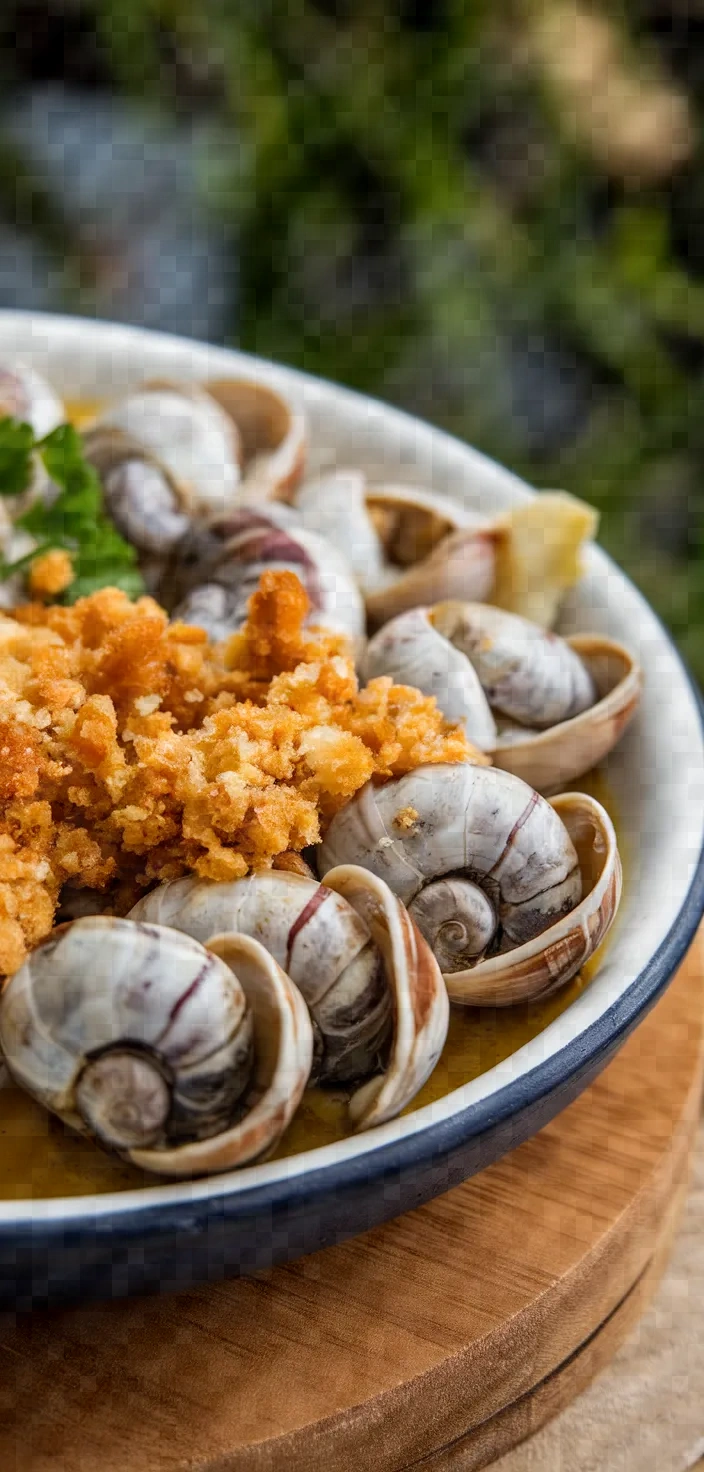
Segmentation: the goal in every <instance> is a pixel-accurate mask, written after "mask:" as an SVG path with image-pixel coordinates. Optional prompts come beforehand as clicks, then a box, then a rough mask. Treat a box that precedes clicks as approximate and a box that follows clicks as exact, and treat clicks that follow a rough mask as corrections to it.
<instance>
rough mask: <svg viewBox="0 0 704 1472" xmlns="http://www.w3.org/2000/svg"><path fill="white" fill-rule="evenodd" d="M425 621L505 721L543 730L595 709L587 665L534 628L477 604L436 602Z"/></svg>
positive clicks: (563, 642) (565, 646)
mask: <svg viewBox="0 0 704 1472" xmlns="http://www.w3.org/2000/svg"><path fill="white" fill-rule="evenodd" d="M429 619H430V622H431V623H432V625H433V628H434V629H435V630H436V632H437V633H438V635H439V636H440V637H441V638H444V639H447V640H448V641H449V642H450V643H451V644H452V645H453V647H454V648H455V649H456V650H459V652H460V653H461V654H463V655H465V656H466V658H467V659H468V660H469V662H470V664H471V665H472V666H473V668H474V669H475V670H476V673H477V676H478V678H479V682H480V684H481V687H482V690H483V691H484V693H485V695H486V697H487V700H488V701H489V704H490V705H491V707H492V709H493V710H495V711H498V712H500V713H501V714H502V715H504V716H508V718H509V720H512V721H518V722H520V723H521V724H522V725H525V726H529V727H534V728H537V729H538V730H546V729H547V728H548V727H549V726H554V725H556V724H557V723H558V722H559V721H567V720H569V719H570V717H572V716H576V715H580V714H581V713H582V711H585V710H588V709H589V707H590V706H591V705H594V703H595V701H596V698H597V692H596V686H595V684H594V681H593V679H592V677H591V675H590V673H589V670H588V669H587V667H586V665H585V664H584V663H583V661H582V660H581V659H580V657H579V655H578V654H577V653H576V651H575V650H574V649H573V648H572V647H571V645H569V644H568V643H567V642H566V640H564V639H560V638H559V637H558V636H557V635H556V634H551V633H546V631H545V630H544V629H542V628H540V627H539V625H538V624H534V623H531V622H530V621H529V620H528V619H525V618H520V617H519V616H518V615H517V614H515V613H505V612H504V610H503V609H500V608H491V607H490V606H489V605H487V604H482V603H444V604H442V603H441V604H439V605H438V606H437V607H436V608H434V609H432V611H431V612H430V615H429Z"/></svg>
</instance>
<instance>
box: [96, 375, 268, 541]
mask: <svg viewBox="0 0 704 1472" xmlns="http://www.w3.org/2000/svg"><path fill="white" fill-rule="evenodd" d="M97 427H99V428H101V429H105V428H106V427H109V428H111V429H117V430H121V431H122V433H123V434H125V435H128V436H129V438H130V440H131V441H132V442H133V443H134V444H137V445H139V446H141V448H142V449H143V450H145V451H147V452H149V454H150V455H151V456H152V457H153V458H155V459H156V460H157V461H158V462H159V463H160V464H161V465H162V466H163V467H165V469H166V470H167V471H168V473H169V475H170V476H171V478H172V480H173V482H174V483H175V484H176V485H177V486H178V487H179V488H180V491H181V494H182V496H183V498H184V501H185V502H186V503H187V504H188V505H189V506H190V508H191V510H192V511H193V513H194V514H199V515H200V514H202V515H206V514H208V515H215V514H216V513H217V512H223V511H226V510H227V509H228V507H230V506H231V505H232V504H233V502H234V500H235V497H236V492H237V488H238V486H239V482H240V464H239V459H240V444H239V436H238V434H237V430H236V428H235V425H234V424H233V422H232V420H231V419H230V418H229V416H228V415H227V414H226V413H225V411H224V409H222V408H221V406H220V404H218V403H216V402H215V400H214V399H213V398H211V397H210V395H209V394H207V393H205V392H204V391H203V390H202V389H200V388H198V387H196V386H195V385H194V384H188V383H171V382H169V381H166V380H164V381H161V380H159V381H155V382H153V383H146V384H144V385H143V386H142V387H141V388H139V389H136V390H135V391H134V392H133V393H130V394H128V395H127V396H126V398H124V399H121V400H120V401H119V402H118V403H116V404H113V405H112V406H111V407H109V408H108V409H106V410H105V412H104V413H102V414H101V415H100V418H99V419H98V421H97Z"/></svg>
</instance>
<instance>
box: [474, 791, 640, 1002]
mask: <svg viewBox="0 0 704 1472" xmlns="http://www.w3.org/2000/svg"><path fill="white" fill-rule="evenodd" d="M551 807H552V808H553V809H554V811H555V812H556V813H557V815H558V817H559V818H560V819H561V821H562V822H563V823H564V825H565V828H566V829H567V832H568V833H569V835H570V838H571V839H572V842H573V844H574V846H575V848H576V850H577V854H578V856H579V865H580V873H581V876H582V892H583V895H582V899H581V901H580V903H579V904H578V905H576V906H575V908H574V909H573V910H571V911H570V912H569V914H567V915H563V916H562V917H561V918H560V919H559V920H557V921H556V922H555V924H554V925H551V926H550V927H549V928H548V929H547V930H544V931H543V932H542V933H541V934H540V935H539V936H536V937H534V938H533V939H532V940H531V941H528V942H526V943H525V944H524V945H521V946H517V947H516V948H515V950H511V951H508V952H506V953H505V954H503V955H497V956H489V957H487V958H486V959H482V960H481V961H480V962H479V964H478V965H476V966H474V967H472V968H471V969H470V968H467V969H466V970H464V971H460V972H454V973H453V974H451V975H450V974H447V975H446V976H445V983H446V985H447V989H448V992H449V994H450V1000H451V1001H453V1002H455V1003H458V1004H460V1005H462V1006H468V1007H509V1006H513V1005H514V1004H515V1003H518V1002H532V1001H535V1000H536V999H538V998H540V999H541V1000H542V999H543V998H545V997H548V996H550V995H551V994H552V993H553V992H555V991H558V990H559V988H560V987H562V986H565V985H566V983H567V982H568V981H571V980H572V978H573V977H574V976H576V975H577V972H578V971H580V970H581V968H582V966H583V965H584V964H585V962H586V961H588V960H589V957H590V956H592V955H593V954H594V952H595V951H596V949H597V947H598V946H599V945H601V942H602V941H603V939H604V937H605V936H606V934H607V932H608V930H609V929H610V927H611V925H612V923H613V920H614V919H615V916H616V912H617V910H618V907H619V903H620V900H621V890H622V884H623V879H622V872H621V861H620V858H619V853H618V848H617V844H616V834H615V832H614V828H613V824H612V822H611V819H610V818H609V815H608V813H607V812H606V810H605V809H604V808H603V807H601V805H600V804H599V803H598V802H596V801H595V799H594V798H592V797H588V796H587V795H586V793H584V792H568V793H563V794H562V795H561V796H560V797H555V798H552V799H551Z"/></svg>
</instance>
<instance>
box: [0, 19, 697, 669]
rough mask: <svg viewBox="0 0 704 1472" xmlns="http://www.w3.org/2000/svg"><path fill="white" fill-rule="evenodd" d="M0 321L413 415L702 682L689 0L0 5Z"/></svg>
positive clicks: (693, 67) (693, 54) (693, 63)
mask: <svg viewBox="0 0 704 1472" xmlns="http://www.w3.org/2000/svg"><path fill="white" fill-rule="evenodd" d="M0 12H1V13H0V83H1V84H2V85H1V86H0V306H3V307H5V306H22V307H34V308H41V309H49V310H64V311H71V312H79V313H88V314H94V315H100V316H106V317H112V318H117V319H120V320H124V321H130V322H137V323H144V324H146V325H147V326H150V327H159V328H164V329H167V330H171V331H174V332H179V333H185V334H191V335H194V336H198V337H207V338H208V339H210V340H211V341H214V342H226V343H232V344H237V345H239V346H241V347H244V348H246V349H248V350H250V351H254V352H258V353H262V354H264V355H265V356H268V357H273V358H278V359H280V360H282V361H284V362H288V363H292V364H294V365H296V366H298V367H303V368H306V369H308V370H309V371H311V372H314V373H320V374H324V375H326V376H329V377H332V378H336V379H339V380H341V381H343V382H345V383H348V384H351V385H353V386H354V387H357V388H361V389H365V390H368V391H369V392H371V393H373V394H376V395H379V396H380V397H382V398H384V399H387V400H389V401H391V402H394V403H397V404H399V405H402V406H403V407H405V408H407V409H409V410H411V411H414V412H417V413H419V414H422V415H423V416H425V417H426V418H428V419H430V420H432V421H434V422H435V423H437V424H440V425H442V426H444V427H445V428H448V429H450V430H452V431H453V432H454V433H456V434H458V435H460V436H462V437H463V438H465V439H467V440H470V441H471V442H472V443H474V444H476V445H478V446H479V447H480V448H482V449H483V450H485V451H487V452H488V453H490V454H492V455H495V456H497V457H498V458H500V459H501V460H502V461H504V462H505V463H507V464H508V465H510V466H511V467H512V468H514V469H515V470H517V471H518V472H519V473H521V474H523V475H525V476H526V477H527V478H528V479H529V480H530V481H532V482H533V483H534V484H535V485H537V486H541V487H549V488H552V487H561V488H564V489H567V490H570V491H573V492H574V493H575V494H577V495H579V496H583V497H585V498H586V499H587V500H589V501H591V502H593V503H594V504H596V505H597V506H598V507H599V509H600V511H601V515H602V531H601V539H602V541H603V542H604V544H605V545H606V546H607V547H608V549H609V550H610V551H612V552H613V554H614V555H615V556H616V557H617V558H618V559H619V561H621V562H622V564H623V565H625V566H626V568H627V569H628V571H629V572H630V574H631V576H632V577H633V578H634V579H635V581H636V582H637V583H638V584H639V585H640V586H641V588H642V589H643V590H644V591H645V593H646V594H647V596H648V597H649V598H650V599H651V600H652V601H653V603H654V604H655V606H656V607H657V608H658V609H659V611H660V613H661V614H662V616H663V617H664V618H665V620H666V621H667V622H668V623H669V624H670V626H671V627H672V628H673V629H674V631H675V633H676V636H677V638H678V640H679V642H680V644H681V647H682V648H683V650H684V652H685V654H686V655H687V657H688V658H689V660H690V662H691V664H692V666H693V667H694V669H695V671H696V673H697V674H698V676H699V678H700V679H702V680H704V638H702V630H703V627H704V494H703V491H702V473H703V471H704V374H703V371H702V370H703V368H704V140H703V136H702V117H703V115H704V0H669V3H668V0H622V3H619V0H601V3H594V4H590V3H586V0H584V3H583V0H506V3H503V0H471V3H470V0H464V3H462V0H369V3H365V0H0Z"/></svg>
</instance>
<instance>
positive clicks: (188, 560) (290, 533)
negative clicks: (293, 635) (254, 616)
mask: <svg viewBox="0 0 704 1472" xmlns="http://www.w3.org/2000/svg"><path fill="white" fill-rule="evenodd" d="M269 568H286V569H288V570H289V571H291V572H295V573H296V574H297V575H298V577H299V579H300V581H301V583H302V584H303V586H304V588H305V590H306V592H307V594H308V598H309V601H310V605H311V611H310V615H309V617H310V620H311V621H312V622H314V623H321V624H324V625H325V626H326V627H327V628H330V629H333V630H335V631H338V632H340V633H343V634H345V635H347V637H348V638H350V639H352V640H353V641H355V642H358V641H361V640H362V638H363V635H364V605H363V602H362V599H361V596H360V593H359V590H358V588H357V586H356V583H355V581H354V578H353V577H352V574H351V572H350V570H349V568H348V566H347V564H346V562H345V559H344V557H343V556H342V554H341V553H339V552H337V551H336V549H335V548H334V547H332V546H329V545H328V544H327V543H326V542H325V541H324V540H323V538H322V537H318V536H317V535H316V534H315V533H314V532H310V531H306V529H305V528H304V527H302V526H300V525H299V524H298V521H297V518H296V516H295V514H294V513H293V512H292V511H291V510H290V508H288V507H286V506H278V505H271V506H267V507H266V509H255V508H250V507H241V508H240V509H238V510H236V511H233V512H231V513H230V514H229V515H228V516H225V517H220V518H217V519H213V520H211V521H209V522H207V523H206V524H204V525H203V526H202V527H201V528H198V529H193V530H192V532H190V533H189V535H188V536H187V537H186V539H185V541H184V543H183V544H182V545H179V546H178V547H177V548H176V550H175V555H174V558H173V560H172V563H171V565H170V568H169V570H168V571H167V573H166V576H165V580H164V587H163V593H164V597H165V599H166V601H167V603H168V604H169V606H170V607H171V608H172V616H173V617H174V618H175V619H180V620H182V621H183V622H186V623H196V624H200V625H201V627H203V628H205V629H207V631H208V633H209V634H210V636H211V638H213V639H224V638H226V637H227V635H228V634H231V633H233V632H234V631H235V630H236V629H238V628H240V627H241V626H242V624H243V623H244V622H245V620H246V618H247V605H248V602H249V599H250V597H251V595H252V594H253V593H254V592H256V589H257V587H258V584H259V579H260V577H261V574H262V572H264V571H265V570H267V569H269Z"/></svg>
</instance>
